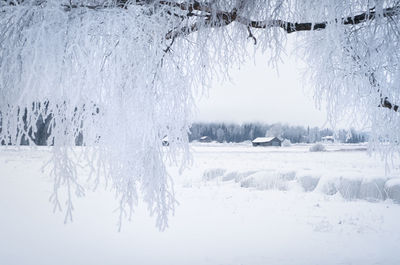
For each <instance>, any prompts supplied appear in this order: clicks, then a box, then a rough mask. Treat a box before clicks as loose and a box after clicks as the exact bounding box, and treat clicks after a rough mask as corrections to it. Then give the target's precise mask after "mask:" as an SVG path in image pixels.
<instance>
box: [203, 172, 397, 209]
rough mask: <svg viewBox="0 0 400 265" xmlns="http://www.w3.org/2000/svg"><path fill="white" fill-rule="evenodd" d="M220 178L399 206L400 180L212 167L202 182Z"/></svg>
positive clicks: (258, 186) (260, 187)
mask: <svg viewBox="0 0 400 265" xmlns="http://www.w3.org/2000/svg"><path fill="white" fill-rule="evenodd" d="M217 178H218V179H220V180H222V181H224V182H228V181H234V182H236V183H239V185H240V187H242V188H255V189H258V190H281V191H287V190H293V191H297V190H298V191H300V192H320V193H323V194H326V195H329V196H332V195H335V194H340V196H341V197H342V198H343V199H345V200H358V199H360V200H366V201H369V202H379V201H384V200H386V199H391V200H392V201H393V202H394V203H400V178H392V179H389V180H388V178H386V177H375V178H365V177H364V178H361V177H355V176H340V177H327V176H325V177H321V176H320V175H313V174H308V173H306V174H304V175H299V174H298V173H297V172H296V171H276V170H253V171H251V170H250V171H243V172H241V171H229V172H227V170H226V169H223V168H214V169H209V170H206V171H204V173H203V180H204V181H211V180H214V179H217Z"/></svg>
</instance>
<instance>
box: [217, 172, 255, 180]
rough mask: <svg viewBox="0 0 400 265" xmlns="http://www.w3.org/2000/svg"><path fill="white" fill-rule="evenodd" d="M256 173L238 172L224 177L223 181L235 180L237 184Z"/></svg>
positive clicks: (229, 173)
mask: <svg viewBox="0 0 400 265" xmlns="http://www.w3.org/2000/svg"><path fill="white" fill-rule="evenodd" d="M256 172H257V171H254V170H253V171H244V172H238V171H232V172H228V173H226V174H225V175H224V176H223V177H222V181H231V180H234V181H235V182H239V181H241V180H243V179H245V178H247V177H248V176H250V175H251V174H254V173H256Z"/></svg>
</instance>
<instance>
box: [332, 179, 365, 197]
mask: <svg viewBox="0 0 400 265" xmlns="http://www.w3.org/2000/svg"><path fill="white" fill-rule="evenodd" d="M360 187H361V180H360V179H350V178H344V177H340V179H339V183H338V186H337V190H338V191H339V193H340V194H341V195H342V197H343V198H344V199H346V200H355V199H358V198H359V195H360Z"/></svg>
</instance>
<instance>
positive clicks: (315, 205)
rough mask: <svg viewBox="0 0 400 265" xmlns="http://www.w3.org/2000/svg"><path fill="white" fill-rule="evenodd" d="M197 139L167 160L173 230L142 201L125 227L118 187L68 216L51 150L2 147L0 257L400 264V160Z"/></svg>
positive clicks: (343, 150)
mask: <svg viewBox="0 0 400 265" xmlns="http://www.w3.org/2000/svg"><path fill="white" fill-rule="evenodd" d="M191 147H192V153H193V164H192V166H191V167H190V168H188V169H186V170H185V171H184V172H183V174H182V175H179V174H178V173H177V172H178V171H179V170H178V168H176V167H174V166H170V167H169V168H168V170H169V172H170V174H171V175H172V176H173V178H174V181H175V196H176V199H177V200H178V201H179V206H178V207H177V208H176V211H175V215H174V216H171V217H170V220H169V228H167V229H166V230H165V231H164V232H160V231H159V230H158V229H157V228H156V227H155V225H154V223H155V220H154V218H152V217H150V216H148V212H147V210H146V207H145V205H143V204H139V205H138V206H137V208H136V212H135V214H134V215H133V217H132V222H130V223H129V222H125V223H124V224H123V226H122V232H119V233H118V232H117V230H118V227H117V223H118V216H117V215H118V214H117V213H113V210H115V209H116V208H117V203H116V202H115V200H114V196H113V194H112V193H110V192H108V191H107V190H104V189H102V188H101V187H100V188H98V189H97V190H96V192H93V193H91V192H90V193H87V194H86V197H85V198H80V199H75V201H74V206H75V212H74V222H73V223H70V224H67V225H64V223H63V220H64V218H63V214H62V213H56V214H53V212H52V205H51V204H50V203H49V202H48V199H49V196H50V194H51V192H52V180H51V179H49V178H48V177H46V175H44V174H43V173H42V172H41V167H42V165H43V163H44V162H45V161H46V160H47V159H48V158H49V157H50V151H49V148H47V147H46V148H35V149H32V148H22V147H21V148H19V149H17V148H14V147H4V146H3V147H0V148H1V152H0V213H1V216H0V217H1V219H0V220H1V221H0V224H1V225H0V264H2V265H11V264H18V265H24V264H29V265H32V264H40V265H47V264H57V265H64V264H65V265H67V264H68V265H70V264H74V265H80V264H85V265H91V264H96V265H101V264H307V265H309V264H324V265H326V264H385V265H386V264H389V265H390V264H393V265H394V264H396V265H397V264H400V255H399V253H400V225H399V220H400V204H399V202H400V201H399V200H397V199H398V198H397V197H396V196H399V194H400V181H399V180H400V178H399V176H400V174H399V173H400V169H399V167H398V166H396V164H393V165H391V167H390V168H391V169H390V171H387V170H386V167H385V163H384V162H382V161H381V160H380V159H379V157H374V156H368V155H367V153H366V151H365V146H363V145H336V144H333V145H326V151H325V152H317V153H315V152H310V151H309V147H310V146H309V145H292V146H290V147H252V146H250V144H249V143H246V144H215V143H210V144H204V143H203V144H200V143H197V144H192V145H191ZM165 148H168V147H165ZM385 172H386V173H385ZM83 179H84V176H83Z"/></svg>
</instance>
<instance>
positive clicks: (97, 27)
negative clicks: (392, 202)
mask: <svg viewBox="0 0 400 265" xmlns="http://www.w3.org/2000/svg"><path fill="white" fill-rule="evenodd" d="M399 12H400V2H399V1H397V0H396V1H394V0H388V1H379V0H376V1H373V0H350V1H348V0H346V1H345V0H324V1H320V0H292V1H284V0H253V1H243V0H221V1H213V0H202V1H194V0H187V1H185V0H171V1H161V0H136V1H135V0H131V1H130V0H1V1H0V95H1V96H0V115H1V116H0V127H1V131H0V141H2V142H3V143H4V142H5V143H12V144H16V145H18V144H20V142H21V140H22V139H28V141H29V138H33V137H35V131H36V130H37V128H36V122H37V121H38V119H46V118H48V117H50V118H51V122H50V125H49V130H48V133H49V134H50V140H49V141H48V144H49V145H50V144H51V145H54V148H53V150H54V151H53V159H52V160H53V161H52V163H51V165H50V167H51V169H52V170H51V173H52V176H53V177H54V183H55V184H54V193H53V195H52V197H51V199H52V202H53V203H54V205H55V208H61V206H62V208H63V209H64V204H63V203H64V200H65V198H66V205H65V207H66V220H69V219H71V218H72V215H71V212H72V209H73V205H72V199H71V198H72V197H73V196H74V195H77V196H80V195H83V194H84V192H85V190H84V188H83V186H82V185H81V184H80V183H81V182H82V181H81V180H80V179H79V172H78V171H79V165H82V164H85V163H86V164H87V167H85V168H86V169H89V174H90V176H91V178H90V180H91V181H92V182H93V184H94V185H95V186H96V185H97V184H98V183H100V182H106V183H107V184H108V186H109V187H112V188H113V190H114V191H115V193H116V196H117V198H118V200H119V203H120V204H119V205H120V207H119V209H120V214H121V218H122V217H124V216H128V217H129V216H130V215H131V213H132V211H133V207H134V205H135V204H136V203H137V201H138V199H139V197H140V198H142V199H143V200H144V201H146V202H147V203H148V208H149V211H150V212H151V214H155V215H156V217H157V225H158V226H159V227H160V228H164V227H165V226H166V225H167V217H168V214H169V213H170V211H172V210H173V208H174V205H175V201H174V195H173V189H172V181H171V179H170V178H169V176H168V174H167V172H166V169H165V166H164V163H165V162H166V161H167V160H171V161H175V162H178V163H180V164H181V165H182V166H184V165H185V162H186V161H187V159H186V158H187V157H188V155H187V154H188V145H187V133H188V129H189V126H190V120H191V113H192V106H193V95H194V94H195V93H197V92H202V91H203V89H204V88H207V86H208V84H209V83H210V81H211V80H212V79H213V78H220V79H224V78H227V77H228V70H227V69H229V68H230V67H231V66H233V65H240V63H241V62H242V61H243V60H245V59H246V58H248V57H249V54H248V49H247V46H248V43H249V42H252V43H254V44H257V45H256V46H255V47H257V48H260V49H262V50H265V51H268V52H270V53H271V58H272V61H274V60H276V59H278V58H279V54H280V52H281V50H282V48H283V46H284V43H285V38H286V36H287V34H289V33H290V34H297V35H298V37H299V40H301V45H300V44H299V48H301V51H302V52H303V53H302V54H304V57H305V58H306V60H307V62H308V63H309V73H310V75H309V76H310V78H311V80H312V84H313V85H314V86H315V95H316V99H317V103H319V101H321V100H326V101H327V102H328V109H329V115H330V117H331V118H332V120H335V117H341V116H343V115H348V116H350V117H351V116H352V115H358V116H361V117H362V119H363V121H364V122H365V124H368V126H370V128H371V130H372V136H371V147H373V148H380V149H379V150H383V151H384V153H390V152H393V151H399V150H400V149H399V146H398V143H399V142H400V139H399V138H400V134H399V133H398V132H399V129H400V117H399V114H398V106H397V105H396V104H399V103H400V90H399V87H400V52H399V51H400V42H399V41H400V28H399V26H400V25H399V21H400V20H399V18H400V17H399V16H398V14H399ZM166 135H167V136H168V139H169V141H170V145H169V147H168V148H163V147H162V143H161V139H162V138H163V137H164V136H166ZM77 137H81V139H82V141H83V145H85V146H86V149H87V150H86V152H84V155H80V154H75V153H74V150H75V149H71V148H70V147H71V146H73V145H74V144H75V141H76V139H77ZM76 156H77V157H76ZM60 188H65V189H60ZM121 218H120V220H121Z"/></svg>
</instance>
